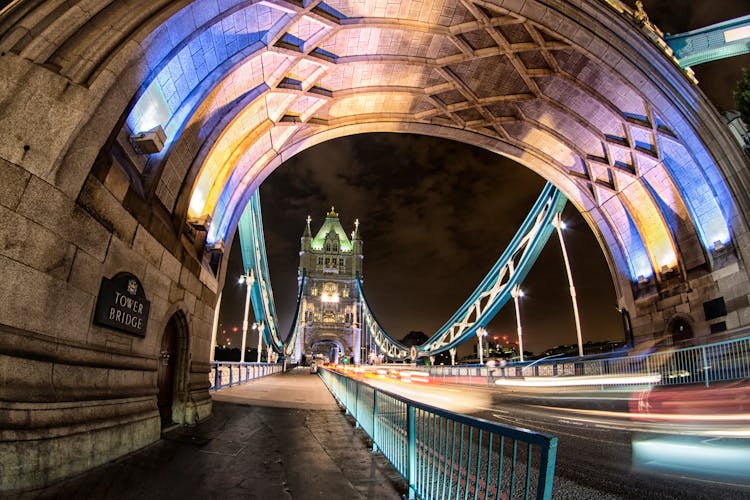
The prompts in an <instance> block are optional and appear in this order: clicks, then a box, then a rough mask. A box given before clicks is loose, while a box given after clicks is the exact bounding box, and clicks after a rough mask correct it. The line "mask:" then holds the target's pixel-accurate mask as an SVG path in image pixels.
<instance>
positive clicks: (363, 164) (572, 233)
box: [219, 0, 750, 355]
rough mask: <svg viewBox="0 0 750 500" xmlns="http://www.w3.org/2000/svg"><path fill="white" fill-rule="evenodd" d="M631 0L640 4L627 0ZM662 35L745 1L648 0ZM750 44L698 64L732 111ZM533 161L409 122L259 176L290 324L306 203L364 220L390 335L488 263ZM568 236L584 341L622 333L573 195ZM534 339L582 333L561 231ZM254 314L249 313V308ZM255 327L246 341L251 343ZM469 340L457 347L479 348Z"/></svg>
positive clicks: (529, 315)
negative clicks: (407, 129)
mask: <svg viewBox="0 0 750 500" xmlns="http://www.w3.org/2000/svg"><path fill="white" fill-rule="evenodd" d="M630 3H631V4H632V2H630ZM644 5H645V8H646V12H647V13H648V14H649V17H650V19H651V21H652V22H654V23H655V24H656V25H657V26H658V27H659V28H660V29H662V31H664V32H665V33H679V32H683V31H687V30H690V29H695V28H699V27H703V26H707V25H709V24H713V23H716V22H719V21H722V20H726V19H731V18H734V17H738V16H742V15H745V14H747V13H748V12H750V0H742V1H740V0H651V1H649V0H646V1H644ZM743 66H744V67H750V56H747V55H746V56H742V57H736V58H734V59H725V60H723V61H716V62H713V63H708V64H704V65H700V66H696V67H695V68H693V69H694V70H695V73H696V76H697V78H698V80H699V84H700V86H701V88H702V89H703V90H704V92H705V93H706V94H707V95H708V96H709V98H710V99H711V100H712V101H713V102H714V104H715V105H716V107H717V108H718V109H719V110H727V109H733V108H734V107H735V106H734V104H733V98H732V91H733V89H734V87H735V85H736V82H737V80H738V79H739V78H740V71H741V68H742V67H743ZM544 183H545V181H544V179H542V178H541V177H539V176H537V175H536V174H535V173H533V172H532V171H530V170H528V169H526V168H525V167H523V166H521V165H519V164H517V163H515V162H514V161H512V160H508V159H506V158H503V157H501V156H499V155H496V154H494V153H490V152H488V151H485V150H483V149H479V148H475V147H472V146H467V145H464V144H460V143H457V142H452V141H447V140H444V139H436V138H431V137H426V136H415V135H406V134H366V135H356V136H350V137H346V138H341V139H336V140H333V141H329V142H326V143H323V144H320V145H318V146H315V147H313V148H310V149H308V150H306V151H304V152H302V153H300V154H299V155H297V156H295V157H293V158H291V159H290V160H289V161H287V162H286V163H284V164H283V165H282V166H281V167H280V168H278V169H277V170H276V171H275V172H274V173H273V174H271V175H270V176H269V177H268V179H266V181H265V182H264V183H263V185H262V186H261V202H262V208H263V219H264V230H265V235H266V249H267V252H268V260H269V268H270V272H271V281H272V283H273V289H274V295H275V301H276V310H277V313H278V315H279V320H280V323H281V331H282V335H286V332H287V331H288V329H289V325H290V322H291V318H292V315H293V312H294V307H295V301H296V293H297V279H296V275H297V266H298V264H299V245H300V237H301V235H302V232H303V230H304V228H305V219H306V217H307V216H308V214H309V215H310V216H311V217H312V224H311V226H312V229H313V233H315V232H316V231H317V229H318V228H319V227H320V225H321V224H322V222H323V219H324V217H325V213H326V212H327V211H328V210H329V209H330V207H331V205H334V206H335V207H336V211H337V212H339V214H340V219H341V222H342V224H343V226H344V229H345V230H346V231H347V233H349V232H351V230H352V229H353V228H354V219H357V218H358V219H359V220H360V223H361V226H360V231H361V234H362V238H363V240H364V256H365V259H364V280H365V282H364V287H365V293H366V295H367V299H368V302H369V304H370V306H371V308H372V309H373V312H374V313H375V315H376V316H377V317H378V319H379V321H381V323H382V326H383V327H384V328H385V329H386V330H387V331H388V332H389V333H390V334H391V336H392V337H395V338H401V337H403V336H404V335H405V334H406V333H408V332H409V331H411V330H419V331H423V332H425V333H426V334H427V335H431V334H432V333H433V332H434V331H435V330H437V329H438V328H439V327H440V326H441V325H442V324H443V323H444V322H445V321H446V320H447V319H448V318H449V317H450V316H451V315H452V314H453V312H455V310H456V309H457V308H458V306H460V305H461V304H462V303H463V301H464V300H465V299H466V297H467V296H468V295H469V294H470V293H471V292H472V291H473V290H474V288H475V287H476V285H477V284H478V283H479V281H480V280H481V278H482V277H484V275H485V274H486V272H487V271H488V270H489V269H490V267H491V266H492V265H493V264H494V262H495V261H496V259H497V258H498V257H499V256H500V254H501V253H502V251H503V250H504V249H505V247H506V245H507V243H508V242H509V241H510V239H511V238H512V237H513V235H514V234H515V232H516V230H517V229H518V227H519V225H520V224H521V222H522V221H523V219H524V218H525V217H526V215H527V213H528V211H529V209H530V208H531V205H532V204H533V202H534V200H535V199H536V197H537V196H538V194H539V192H540V191H541V189H542V187H543V186H544ZM564 220H565V221H566V224H567V225H568V229H567V230H566V232H565V237H566V244H567V246H568V251H569V255H570V259H571V266H572V269H573V278H574V280H575V285H576V290H577V292H578V303H579V308H580V311H581V318H582V330H583V339H584V342H585V341H600V340H623V331H622V323H621V320H620V315H619V314H618V313H617V311H616V310H615V307H614V306H615V303H616V298H615V294H614V288H613V286H612V281H611V275H610V272H609V269H608V268H607V265H606V263H605V260H604V256H603V254H602V251H601V249H600V248H599V246H598V243H597V242H596V240H595V238H594V236H593V234H592V232H591V230H590V229H589V228H588V226H587V225H586V223H585V222H584V221H583V219H582V218H581V216H580V215H579V214H578V213H577V212H576V210H575V209H574V208H573V207H572V206H571V205H568V207H567V208H566V210H565V213H564ZM237 240H238V238H235V241H234V243H233V246H232V250H231V252H230V254H229V258H230V263H229V270H228V274H227V278H226V285H225V288H224V295H223V300H222V310H221V322H222V328H223V329H225V330H227V331H228V332H229V333H228V334H226V335H223V336H220V338H219V343H225V342H226V339H227V338H229V339H231V341H232V346H237V345H238V344H239V341H240V335H239V333H235V334H232V333H231V327H232V326H237V327H240V326H241V324H242V313H243V311H242V307H243V303H244V289H243V287H242V286H241V285H238V284H237V277H238V276H239V275H240V274H242V265H241V258H240V252H239V246H238V241H237ZM523 289H524V291H525V293H526V297H524V299H523V302H522V305H521V317H522V322H523V329H524V347H525V349H526V350H530V351H533V352H541V351H543V350H545V349H547V348H549V347H553V346H556V345H559V344H573V343H575V342H576V335H575V325H574V321H573V313H572V308H571V302H570V296H569V295H568V287H567V280H566V278H565V269H564V267H563V262H562V256H561V252H560V247H559V243H558V241H557V238H556V237H555V235H554V234H553V236H552V238H550V240H549V242H548V243H547V246H546V247H545V250H544V251H543V252H542V254H541V255H540V257H539V259H538V261H537V264H536V265H535V267H534V269H533V270H532V272H531V273H530V274H529V276H528V277H527V278H526V280H525V281H524V283H523ZM510 306H511V307H508V306H506V307H504V308H503V310H501V311H500V313H498V315H497V316H496V317H495V319H494V320H493V321H492V322H491V323H490V325H489V326H488V330H489V332H490V335H491V336H502V335H508V336H509V337H511V338H512V339H515V315H514V312H513V308H512V303H510ZM251 321H252V313H251ZM256 343H257V337H253V336H252V334H251V335H250V338H249V339H248V345H250V346H254V345H255V344H256ZM471 344H472V343H470V342H467V343H465V344H464V345H463V346H462V347H461V348H459V354H460V355H461V354H466V353H468V352H469V351H470V350H471V349H473V348H474V347H473V345H471Z"/></svg>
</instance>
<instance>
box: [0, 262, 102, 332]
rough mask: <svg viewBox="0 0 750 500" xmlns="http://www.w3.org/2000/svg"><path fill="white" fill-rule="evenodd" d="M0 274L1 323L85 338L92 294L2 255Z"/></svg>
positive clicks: (91, 309)
mask: <svg viewBox="0 0 750 500" xmlns="http://www.w3.org/2000/svg"><path fill="white" fill-rule="evenodd" d="M0 276H2V277H3V279H2V280H0V303H2V304H4V306H3V307H2V308H0V323H4V324H6V325H8V326H11V327H15V328H19V329H25V330H30V331H33V332H39V333H46V334H48V335H50V336H53V337H58V338H66V339H71V340H77V341H79V342H82V341H84V340H85V339H86V336H87V331H88V325H89V324H90V322H91V318H92V314H93V308H94V296H93V295H90V294H88V293H85V292H83V291H81V290H78V289H77V288H74V287H73V286H71V285H69V284H68V283H67V282H65V281H61V280H57V279H54V278H52V277H51V276H50V275H48V274H46V273H43V272H41V271H38V270H36V269H33V268H31V267H28V266H25V265H23V264H21V263H19V262H16V261H14V260H11V259H8V258H7V257H2V256H0ZM19 284H23V286H21V285H19Z"/></svg>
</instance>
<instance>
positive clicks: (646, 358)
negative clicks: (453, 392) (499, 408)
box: [428, 336, 750, 387]
mask: <svg viewBox="0 0 750 500" xmlns="http://www.w3.org/2000/svg"><path fill="white" fill-rule="evenodd" d="M474 367H476V366H473V367H470V368H474ZM466 368H467V366H466V365H459V366H434V367H429V369H428V371H429V372H430V374H431V375H440V376H445V375H448V376H453V375H454V374H455V375H461V373H460V370H464V369H466ZM492 372H493V373H492V376H493V379H495V380H496V379H499V378H504V379H517V378H523V377H536V378H538V379H543V378H545V377H546V378H559V379H564V378H566V377H569V380H570V381H571V382H570V383H571V385H575V382H574V381H575V379H576V378H580V377H587V376H606V377H609V379H611V382H612V383H618V384H631V383H636V382H637V381H638V380H639V379H638V378H635V377H632V376H634V375H653V376H654V379H653V380H651V381H650V382H649V384H650V385H685V384H703V385H705V386H706V387H708V386H710V385H711V384H712V383H716V382H729V381H732V380H743V379H747V378H750V336H747V337H742V338H738V339H731V340H724V341H722V342H716V343H713V344H706V345H701V346H692V347H683V348H680V349H670V350H666V351H658V352H652V353H648V354H638V355H633V356H619V357H602V356H601V355H592V356H584V357H568V358H561V359H539V360H534V361H527V362H523V363H520V362H511V363H507V364H505V365H503V366H497V367H493V368H492ZM616 377H620V378H621V380H620V381H617V380H616ZM628 377H630V378H628ZM580 380H584V379H580ZM489 382H490V381H489V380H488V381H487V383H489Z"/></svg>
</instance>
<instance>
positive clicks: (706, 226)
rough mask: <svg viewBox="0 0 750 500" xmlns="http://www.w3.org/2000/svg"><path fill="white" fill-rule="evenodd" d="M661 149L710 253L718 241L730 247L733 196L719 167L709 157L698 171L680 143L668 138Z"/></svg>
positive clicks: (671, 174) (662, 141) (666, 164)
mask: <svg viewBox="0 0 750 500" xmlns="http://www.w3.org/2000/svg"><path fill="white" fill-rule="evenodd" d="M659 147H660V148H661V151H662V156H663V158H664V162H663V163H664V168H665V169H667V171H668V172H669V175H670V176H671V177H672V179H673V180H674V183H675V185H676V186H677V189H678V190H679V191H680V193H681V195H682V198H683V200H684V201H685V205H686V207H687V210H688V212H689V213H690V218H691V219H692V221H693V223H694V225H695V228H696V230H697V231H698V235H699V237H700V239H701V241H702V243H703V246H704V247H705V248H706V249H708V250H711V249H713V248H714V247H715V246H716V245H717V242H718V243H720V244H721V245H722V246H723V245H726V244H728V243H729V241H730V239H731V236H730V229H729V224H728V223H727V220H729V219H730V218H731V214H732V212H733V211H732V202H731V195H730V194H729V193H728V191H727V189H726V186H725V185H724V181H723V179H722V177H721V174H720V173H719V172H718V168H717V167H716V165H715V164H714V163H713V162H711V161H710V160H709V159H708V157H707V155H706V161H705V162H704V163H702V164H701V167H700V168H698V166H697V165H696V163H695V161H693V160H692V159H691V158H690V157H689V156H688V153H687V151H685V148H684V147H683V146H682V145H681V144H678V143H676V142H673V141H670V140H667V139H663V138H662V139H660V141H659ZM710 177H713V178H714V180H715V182H714V183H713V186H718V188H719V190H720V192H719V193H716V192H715V190H714V189H712V187H713V186H712V183H711V182H710V181H709V178H710Z"/></svg>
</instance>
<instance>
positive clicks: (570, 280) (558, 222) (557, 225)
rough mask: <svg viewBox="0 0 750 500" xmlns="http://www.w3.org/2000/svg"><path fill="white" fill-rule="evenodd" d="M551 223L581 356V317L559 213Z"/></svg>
mask: <svg viewBox="0 0 750 500" xmlns="http://www.w3.org/2000/svg"><path fill="white" fill-rule="evenodd" d="M552 225H553V226H555V229H557V237H558V238H559V239H560V248H562V254H563V260H564V261H565V272H566V273H567V274H568V285H570V300H571V302H573V316H574V317H575V320H576V336H577V337H578V355H579V356H583V337H582V335H581V318H580V316H579V315H578V300H577V299H576V287H575V286H573V273H572V272H571V271H570V261H569V260H568V250H567V249H566V248H565V240H564V239H563V235H562V230H563V229H565V223H564V222H563V221H562V218H561V216H560V214H557V215H556V216H555V219H554V220H553V221H552Z"/></svg>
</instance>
